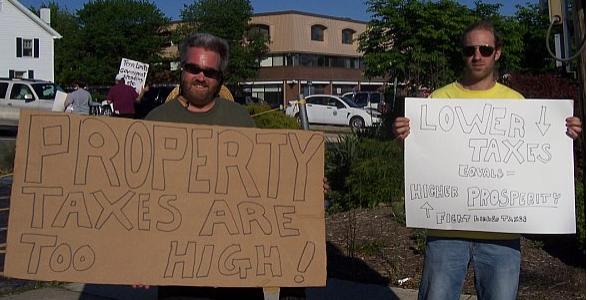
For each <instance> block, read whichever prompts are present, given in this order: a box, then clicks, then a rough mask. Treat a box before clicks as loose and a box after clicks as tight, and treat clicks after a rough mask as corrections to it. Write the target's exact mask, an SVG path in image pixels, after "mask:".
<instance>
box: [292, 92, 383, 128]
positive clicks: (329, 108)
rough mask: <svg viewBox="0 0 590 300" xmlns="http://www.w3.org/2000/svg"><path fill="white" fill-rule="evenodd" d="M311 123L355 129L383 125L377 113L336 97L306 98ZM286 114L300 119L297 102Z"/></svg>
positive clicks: (293, 103)
mask: <svg viewBox="0 0 590 300" xmlns="http://www.w3.org/2000/svg"><path fill="white" fill-rule="evenodd" d="M305 108H306V110H307V119H308V120H309V123H315V124H330V125H347V126H350V127H352V128H353V129H359V128H363V127H365V126H373V125H375V124H379V123H381V118H380V115H379V114H378V113H377V112H374V111H371V110H368V109H364V108H362V107H359V106H358V105H356V104H355V103H353V102H352V101H349V100H347V99H343V98H340V97H338V96H334V95H310V96H307V97H305ZM285 113H286V114H287V115H289V116H292V117H296V118H299V106H298V105H297V101H290V102H289V105H288V106H287V109H286V110H285Z"/></svg>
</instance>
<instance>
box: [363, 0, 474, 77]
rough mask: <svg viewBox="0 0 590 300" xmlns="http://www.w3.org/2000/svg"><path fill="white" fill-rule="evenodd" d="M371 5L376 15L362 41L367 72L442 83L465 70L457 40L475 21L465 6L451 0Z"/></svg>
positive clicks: (388, 0)
mask: <svg viewBox="0 0 590 300" xmlns="http://www.w3.org/2000/svg"><path fill="white" fill-rule="evenodd" d="M368 6H369V7H368V11H369V12H370V13H371V14H372V19H371V20H370V21H369V24H368V27H367V30H366V31H365V32H364V33H363V34H361V36H360V39H359V50H360V51H361V52H364V56H363V61H364V63H365V66H366V71H365V74H366V75H367V76H370V77H371V76H384V75H385V76H386V77H390V78H394V77H396V76H397V77H398V78H399V79H401V80H402V81H407V82H410V83H411V84H413V85H416V86H419V85H427V86H430V87H438V86H440V85H442V84H444V83H446V82H449V81H451V80H452V79H453V78H455V77H456V74H458V72H460V70H462V61H461V50H460V47H458V45H459V44H458V43H459V41H460V38H461V34H462V31H463V29H464V28H465V26H467V25H468V24H469V23H471V22H472V21H473V17H472V16H471V14H470V12H469V9H468V8H467V7H466V6H464V5H460V4H458V3H456V2H454V1H450V0H442V1H439V2H422V1H418V0H370V1H369V2H368Z"/></svg>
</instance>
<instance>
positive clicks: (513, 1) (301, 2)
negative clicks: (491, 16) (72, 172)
mask: <svg viewBox="0 0 590 300" xmlns="http://www.w3.org/2000/svg"><path fill="white" fill-rule="evenodd" d="M54 1H55V2H57V3H58V4H59V6H60V7H65V8H67V9H68V10H70V11H74V10H77V9H80V8H82V6H83V5H84V3H86V2H88V0H54ZM152 1H153V2H154V3H155V4H156V6H158V7H159V8H160V9H161V10H162V11H163V12H164V13H165V14H166V16H168V17H169V18H171V19H172V20H178V19H179V18H180V17H179V15H180V10H181V9H182V8H183V7H184V5H185V4H190V3H193V2H194V0H152ZM537 1H538V0H484V1H483V2H485V3H501V4H502V5H503V6H502V10H501V12H502V14H503V15H508V16H510V15H514V13H515V12H516V5H517V4H520V5H524V4H525V3H526V2H531V3H536V2H537ZM20 2H21V3H22V4H24V5H25V6H26V7H30V6H34V7H36V8H38V7H39V6H40V5H41V4H42V3H47V2H48V0H20ZM250 2H251V3H252V6H253V7H254V12H255V13H261V12H271V11H281V10H298V11H304V12H309V13H316V14H322V15H328V16H334V17H344V18H351V19H354V20H360V21H368V20H369V19H370V16H369V14H368V13H367V12H366V10H367V7H366V5H365V2H366V0H250ZM459 2H460V3H462V4H465V5H467V6H469V7H473V6H474V5H473V2H474V1H473V0H472V1H468V0H459Z"/></svg>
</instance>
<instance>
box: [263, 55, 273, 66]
mask: <svg viewBox="0 0 590 300" xmlns="http://www.w3.org/2000/svg"><path fill="white" fill-rule="evenodd" d="M260 66H261V67H272V57H266V58H263V59H262V60H261V61H260Z"/></svg>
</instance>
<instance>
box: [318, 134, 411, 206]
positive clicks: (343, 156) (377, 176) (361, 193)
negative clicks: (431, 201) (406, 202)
mask: <svg viewBox="0 0 590 300" xmlns="http://www.w3.org/2000/svg"><path fill="white" fill-rule="evenodd" d="M326 149H327V151H326V176H327V177H328V180H329V182H330V186H331V187H332V190H333V192H332V193H330V195H328V199H329V200H330V202H331V207H332V209H333V210H347V209H350V208H354V207H374V206H376V205H378V204H380V203H387V204H393V202H401V203H403V191H404V186H403V184H404V177H403V154H402V149H401V147H400V145H399V144H398V143H397V142H396V141H393V140H384V141H381V140H376V139H367V138H359V137H357V136H353V135H348V136H345V137H342V138H341V140H340V142H339V143H330V144H328V145H327V147H326Z"/></svg>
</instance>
